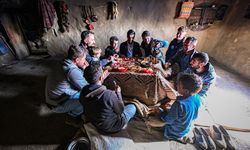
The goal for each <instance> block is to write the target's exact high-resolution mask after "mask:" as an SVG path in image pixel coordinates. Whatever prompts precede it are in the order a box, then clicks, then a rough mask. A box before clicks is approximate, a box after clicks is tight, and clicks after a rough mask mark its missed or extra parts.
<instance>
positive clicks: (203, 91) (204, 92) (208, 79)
mask: <svg viewBox="0 0 250 150" xmlns="http://www.w3.org/2000/svg"><path fill="white" fill-rule="evenodd" d="M214 83H215V75H214V74H209V75H208V76H207V77H206V78H204V79H203V84H202V89H201V91H200V92H199V93H198V94H199V95H200V96H201V97H206V96H207V91H208V90H209V88H210V87H211V85H213V84H214Z"/></svg>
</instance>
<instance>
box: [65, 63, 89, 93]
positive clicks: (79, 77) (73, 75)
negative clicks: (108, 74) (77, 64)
mask: <svg viewBox="0 0 250 150" xmlns="http://www.w3.org/2000/svg"><path fill="white" fill-rule="evenodd" d="M67 78H68V80H69V82H70V83H71V84H72V85H73V86H74V87H75V88H76V89H77V90H81V89H82V88H83V87H84V86H86V85H88V82H87V81H86V79H85V78H84V76H83V71H82V70H80V69H77V68H74V69H72V70H70V71H69V72H68V74H67Z"/></svg>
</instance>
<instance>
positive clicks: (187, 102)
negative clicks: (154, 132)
mask: <svg viewBox="0 0 250 150" xmlns="http://www.w3.org/2000/svg"><path fill="white" fill-rule="evenodd" d="M201 88H202V80H201V79H200V78H199V77H198V76H197V75H195V74H192V75H191V74H184V73H180V74H179V75H178V78H177V91H178V93H179V94H180V95H181V96H178V97H177V99H176V101H175V102H174V103H173V105H172V106H171V108H170V109H169V104H168V103H166V104H165V105H164V104H163V105H161V106H160V107H157V108H155V109H154V110H153V112H158V113H160V117H161V119H162V120H163V121H165V122H166V125H165V131H164V136H165V137H166V138H167V139H169V140H170V139H174V140H180V141H182V142H184V141H183V140H184V137H185V136H186V135H187V134H188V132H189V131H190V128H191V125H192V123H193V121H194V120H195V119H196V118H197V116H198V110H199V108H200V105H201V102H200V96H199V95H198V94H197V93H198V92H199V91H200V90H201Z"/></svg>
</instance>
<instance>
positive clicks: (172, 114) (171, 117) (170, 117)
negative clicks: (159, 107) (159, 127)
mask: <svg viewBox="0 0 250 150" xmlns="http://www.w3.org/2000/svg"><path fill="white" fill-rule="evenodd" d="M179 109H180V104H179V103H178V102H174V104H173V105H172V106H171V109H170V111H169V112H168V113H166V112H161V114H160V116H161V119H162V120H163V121H165V122H166V123H167V124H169V125H171V124H173V122H174V121H175V120H177V119H178V114H179Z"/></svg>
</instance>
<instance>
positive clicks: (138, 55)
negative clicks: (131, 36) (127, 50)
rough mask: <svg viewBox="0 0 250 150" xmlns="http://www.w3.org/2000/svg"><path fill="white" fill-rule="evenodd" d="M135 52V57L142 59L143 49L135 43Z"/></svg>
mask: <svg viewBox="0 0 250 150" xmlns="http://www.w3.org/2000/svg"><path fill="white" fill-rule="evenodd" d="M134 44H135V45H134V52H135V54H134V55H135V57H142V52H141V49H140V44H139V43H137V42H135V43H134Z"/></svg>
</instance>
